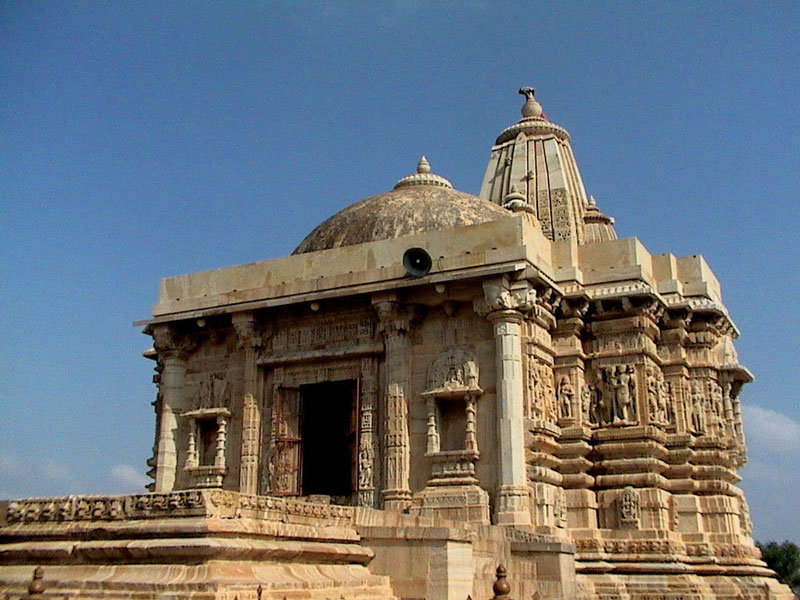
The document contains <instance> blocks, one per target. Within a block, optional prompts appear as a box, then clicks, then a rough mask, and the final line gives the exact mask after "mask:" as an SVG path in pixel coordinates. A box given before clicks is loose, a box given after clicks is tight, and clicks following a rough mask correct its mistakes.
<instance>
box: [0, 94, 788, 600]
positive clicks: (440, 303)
mask: <svg viewBox="0 0 800 600" xmlns="http://www.w3.org/2000/svg"><path fill="white" fill-rule="evenodd" d="M520 92H521V93H522V94H523V95H524V96H525V103H524V105H523V108H522V118H521V119H520V120H519V121H518V122H517V123H515V124H513V125H511V126H510V127H508V128H506V129H505V130H503V131H502V132H501V133H500V135H499V136H498V137H497V139H496V141H495V143H494V145H493V146H492V148H491V153H490V157H489V163H488V166H487V168H486V172H485V176H484V179H483V184H482V186H481V190H480V195H479V196H474V195H471V194H467V193H464V192H460V191H457V190H455V189H453V186H452V184H451V183H450V181H448V180H447V179H446V178H445V177H443V176H441V175H437V174H435V173H434V172H433V170H432V168H431V165H430V163H429V162H428V160H427V159H426V158H425V157H423V158H422V159H421V160H420V161H419V164H418V165H417V168H416V172H414V173H412V174H411V175H408V176H406V177H403V178H401V179H400V180H399V181H398V182H397V183H396V184H395V185H394V187H393V188H392V189H391V190H390V191H388V192H385V193H382V194H379V195H376V196H372V197H370V198H367V199H365V200H362V201H360V202H357V203H355V204H352V205H351V206H348V207H347V208H345V209H343V210H342V211H341V212H339V213H338V214H336V215H334V216H332V217H331V218H330V219H328V220H327V221H325V222H324V223H322V224H321V225H319V226H318V227H317V228H316V229H314V230H313V231H312V232H311V233H309V235H308V236H307V237H306V238H305V239H304V240H303V241H302V242H301V243H300V245H299V246H298V247H297V249H296V250H295V251H294V253H293V254H292V255H291V256H288V257H285V258H279V259H274V260H267V261H263V262H258V263H252V264H246V265H240V266H234V267H229V268H223V269H219V270H214V271H208V272H202V273H194V274H191V275H183V276H178V277H170V278H168V279H164V280H163V281H162V282H161V285H160V289H159V296H158V302H157V304H156V305H155V307H154V309H153V315H152V318H150V319H148V320H147V321H143V322H141V323H140V325H143V326H144V328H145V332H146V333H147V334H148V335H150V336H152V339H153V347H152V349H150V350H148V351H147V352H146V353H145V356H146V357H147V358H149V359H152V360H153V361H154V365H155V371H156V375H155V377H154V381H155V382H156V384H157V385H158V394H157V398H156V401H155V403H154V405H155V410H156V432H155V442H154V448H153V456H152V458H151V459H150V461H149V462H148V464H149V466H150V467H151V470H150V472H149V474H150V476H151V477H152V479H153V481H152V483H151V485H150V486H149V488H150V489H149V491H142V493H140V494H135V495H130V496H70V497H62V498H34V499H25V500H12V501H8V502H4V503H3V505H2V510H0V591H6V592H7V593H8V594H12V595H14V594H17V595H20V594H22V593H24V590H25V589H26V586H27V584H28V582H29V581H30V579H31V574H32V572H33V569H34V567H37V566H42V567H43V573H44V575H43V578H42V576H41V573H40V579H39V580H40V581H42V582H43V583H44V586H45V590H46V591H45V592H44V596H50V595H52V596H53V597H56V596H57V597H59V598H62V597H75V598H78V597H80V598H87V599H89V598H123V597H124V598H137V599H142V600H145V599H148V600H149V599H155V598H173V597H174V598H179V597H180V598H186V597H191V598H193V599H196V600H206V599H208V600H211V599H225V600H234V599H236V600H262V599H263V600H284V599H287V598H288V599H293V598H303V599H310V600H327V599H329V598H341V599H345V600H356V599H367V598H375V599H378V598H386V599H390V598H397V599H408V600H411V599H421V598H426V599H429V600H466V598H467V597H468V596H471V597H472V598H474V599H476V600H478V599H486V600H488V599H489V598H491V597H492V582H493V581H494V573H495V569H496V567H497V565H498V563H503V564H504V565H505V566H506V568H507V572H508V581H509V583H510V585H511V597H512V598H516V599H519V600H526V599H530V598H536V599H554V600H555V599H573V598H576V599H586V600H588V599H603V600H614V599H619V600H623V599H625V600H628V599H630V600H649V599H654V598H659V599H667V598H668V599H676V600H677V599H679V598H680V599H701V598H709V599H720V600H721V599H726V600H734V599H736V600H740V599H753V600H755V599H759V600H762V599H765V598H770V599H786V600H788V599H789V598H791V597H792V596H791V592H790V591H789V589H788V588H787V587H785V586H783V585H781V584H779V583H778V582H777V580H776V579H775V576H774V573H773V572H772V571H770V570H769V569H767V568H766V566H765V564H764V563H763V562H762V561H761V560H760V554H759V551H758V549H757V548H756V546H755V545H754V542H753V540H752V538H751V529H752V523H751V521H750V516H749V513H748V507H747V501H746V499H745V497H744V494H743V492H742V491H741V489H740V488H739V487H738V486H737V484H738V482H739V480H740V478H739V476H738V475H737V471H738V469H739V468H740V467H741V466H742V465H743V464H744V462H745V457H746V449H745V440H744V436H743V428H742V416H741V391H742V387H743V385H744V384H745V383H747V382H749V381H751V380H752V376H751V375H750V373H749V372H748V370H747V369H746V368H745V367H743V366H742V365H741V364H739V361H738V359H737V354H736V350H735V348H734V340H735V339H736V338H737V336H738V330H737V328H736V326H735V324H734V323H733V321H732V320H731V317H730V316H729V314H728V311H727V309H726V308H725V305H724V304H723V302H722V296H721V291H720V284H719V282H718V281H717V279H716V277H715V276H714V274H713V272H712V271H711V269H710V268H709V266H708V264H707V263H706V261H705V260H704V259H703V258H702V257H701V256H687V257H676V256H673V255H672V254H661V255H655V256H654V255H651V254H650V253H649V252H648V250H647V249H646V248H645V246H644V245H643V244H642V243H641V242H640V241H639V240H638V239H636V238H628V239H618V237H617V234H616V232H615V229H614V220H613V219H612V218H611V217H609V216H607V215H605V214H604V213H603V212H602V211H601V210H600V208H599V207H598V205H597V202H596V201H595V200H594V198H593V197H591V196H589V195H587V193H586V190H585V188H584V184H583V181H582V178H581V175H580V171H579V169H578V164H577V162H576V160H575V156H574V154H573V151H572V146H571V143H570V136H569V133H568V132H567V131H566V130H565V129H564V128H563V127H561V126H559V125H556V124H555V123H553V122H551V121H550V120H549V119H548V118H547V117H546V116H545V113H544V112H543V111H542V107H541V105H540V104H539V102H538V101H537V100H536V98H535V96H534V92H533V90H532V89H531V88H523V89H522V90H520Z"/></svg>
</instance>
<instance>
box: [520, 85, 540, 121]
mask: <svg viewBox="0 0 800 600" xmlns="http://www.w3.org/2000/svg"><path fill="white" fill-rule="evenodd" d="M519 93H520V94H522V95H523V96H525V104H523V105H522V118H523V119H541V118H542V114H543V111H542V105H541V104H539V103H538V102H537V101H536V98H534V97H533V95H534V94H535V93H536V90H534V89H533V88H532V87H528V86H525V87H521V88H519Z"/></svg>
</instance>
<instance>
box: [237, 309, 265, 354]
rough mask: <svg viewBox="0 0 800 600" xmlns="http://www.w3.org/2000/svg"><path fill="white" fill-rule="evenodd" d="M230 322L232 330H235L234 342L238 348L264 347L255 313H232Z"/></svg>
mask: <svg viewBox="0 0 800 600" xmlns="http://www.w3.org/2000/svg"><path fill="white" fill-rule="evenodd" d="M232 322H233V330H234V331H235V332H236V342H237V345H238V346H239V349H240V350H244V349H246V348H253V349H256V348H263V347H264V336H263V332H262V331H261V330H260V328H259V327H258V324H257V323H256V319H255V315H254V314H253V313H252V312H250V311H248V312H241V313H234V314H233V315H232Z"/></svg>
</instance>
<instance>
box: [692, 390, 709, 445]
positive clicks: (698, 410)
mask: <svg viewBox="0 0 800 600" xmlns="http://www.w3.org/2000/svg"><path fill="white" fill-rule="evenodd" d="M691 422H692V431H693V432H694V433H705V431H706V425H705V423H706V419H705V408H704V407H703V391H702V390H701V388H700V382H699V381H697V380H695V381H692V419H691Z"/></svg>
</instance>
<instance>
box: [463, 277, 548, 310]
mask: <svg viewBox="0 0 800 600" xmlns="http://www.w3.org/2000/svg"><path fill="white" fill-rule="evenodd" d="M535 305H536V288H534V287H533V286H532V285H531V283H530V282H529V281H527V280H525V279H523V280H521V281H509V280H508V278H506V277H498V278H493V279H486V280H484V282H483V296H479V297H477V298H475V300H474V301H473V308H474V309H475V312H476V313H478V314H479V315H481V316H484V317H489V318H492V315H493V314H495V313H500V314H501V315H510V314H511V313H516V314H518V315H519V316H520V319H521V318H522V315H523V314H524V313H527V312H529V311H530V310H531V309H532V308H533V307H534V306H535ZM507 318H510V317H507Z"/></svg>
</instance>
